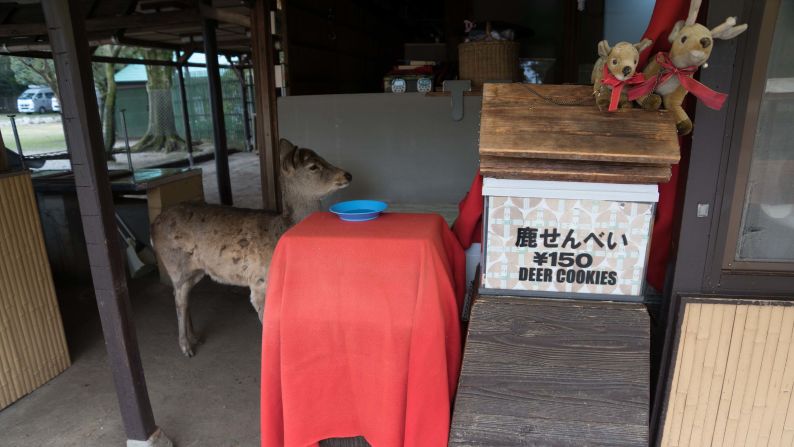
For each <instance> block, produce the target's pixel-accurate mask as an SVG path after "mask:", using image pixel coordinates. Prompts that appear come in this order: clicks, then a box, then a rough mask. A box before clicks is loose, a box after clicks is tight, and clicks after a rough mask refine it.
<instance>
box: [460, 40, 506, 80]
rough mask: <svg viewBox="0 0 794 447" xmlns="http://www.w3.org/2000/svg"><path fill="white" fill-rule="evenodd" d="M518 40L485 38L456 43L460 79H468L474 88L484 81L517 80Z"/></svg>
mask: <svg viewBox="0 0 794 447" xmlns="http://www.w3.org/2000/svg"><path fill="white" fill-rule="evenodd" d="M518 50H519V44H518V42H515V41H511V40H485V41H479V42H465V43H462V44H460V45H458V58H459V61H460V79H470V80H471V87H472V89H474V90H481V89H482V84H483V82H485V81H518V80H519V77H518Z"/></svg>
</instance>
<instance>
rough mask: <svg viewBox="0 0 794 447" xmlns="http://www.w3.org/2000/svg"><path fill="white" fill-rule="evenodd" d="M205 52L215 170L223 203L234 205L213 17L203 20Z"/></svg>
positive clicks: (215, 24) (215, 23)
mask: <svg viewBox="0 0 794 447" xmlns="http://www.w3.org/2000/svg"><path fill="white" fill-rule="evenodd" d="M203 22H204V23H203V31H204V33H203V34H204V54H205V55H206V58H207V81H208V82H209V87H210V110H211V112H212V130H213V132H212V133H213V139H214V142H215V172H216V175H217V178H218V195H219V196H220V199H221V204H223V205H232V204H233V199H232V183H231V178H230V176H229V153H228V148H227V146H226V121H225V119H224V116H223V92H222V90H221V73H220V69H219V68H218V42H217V40H216V38H215V27H216V26H217V25H218V23H217V22H216V21H215V20H212V19H204V20H203Z"/></svg>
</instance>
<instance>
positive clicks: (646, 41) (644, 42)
mask: <svg viewBox="0 0 794 447" xmlns="http://www.w3.org/2000/svg"><path fill="white" fill-rule="evenodd" d="M651 45H653V41H652V40H651V39H642V41H641V42H640V43H635V44H634V48H636V49H637V52H638V53H642V52H643V51H645V49H646V48H648V47H650V46H651Z"/></svg>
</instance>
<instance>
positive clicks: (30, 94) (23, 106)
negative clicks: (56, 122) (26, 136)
mask: <svg viewBox="0 0 794 447" xmlns="http://www.w3.org/2000/svg"><path fill="white" fill-rule="evenodd" d="M54 98H55V93H54V92H53V91H52V89H51V88H49V87H40V86H30V88H28V89H27V90H25V91H24V92H22V94H21V95H19V98H17V110H19V112H20V113H34V112H38V113H46V112H52V111H53V108H52V100H53V99H54ZM59 107H60V106H59Z"/></svg>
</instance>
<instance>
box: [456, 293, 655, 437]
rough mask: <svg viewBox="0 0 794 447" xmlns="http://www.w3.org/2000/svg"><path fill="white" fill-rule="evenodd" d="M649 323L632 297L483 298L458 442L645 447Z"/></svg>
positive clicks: (471, 341)
mask: <svg viewBox="0 0 794 447" xmlns="http://www.w3.org/2000/svg"><path fill="white" fill-rule="evenodd" d="M649 328H650V321H649V318H648V313H647V311H646V309H645V306H643V305H641V304H633V303H606V302H586V301H564V300H547V299H535V298H516V297H488V296H480V297H478V298H477V301H476V303H475V304H474V306H473V309H472V316H471V320H470V323H469V332H468V337H467V340H466V348H465V352H464V359H463V368H462V371H461V377H460V382H459V387H458V394H457V398H456V401H455V410H454V415H453V421H452V429H451V433H450V443H449V444H450V445H451V446H490V447H496V446H519V445H538V446H540V445H542V446H583V445H588V446H613V447H617V446H647V445H648V412H649V368H650V364H649V362H650V360H649V337H650V336H649Z"/></svg>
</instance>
